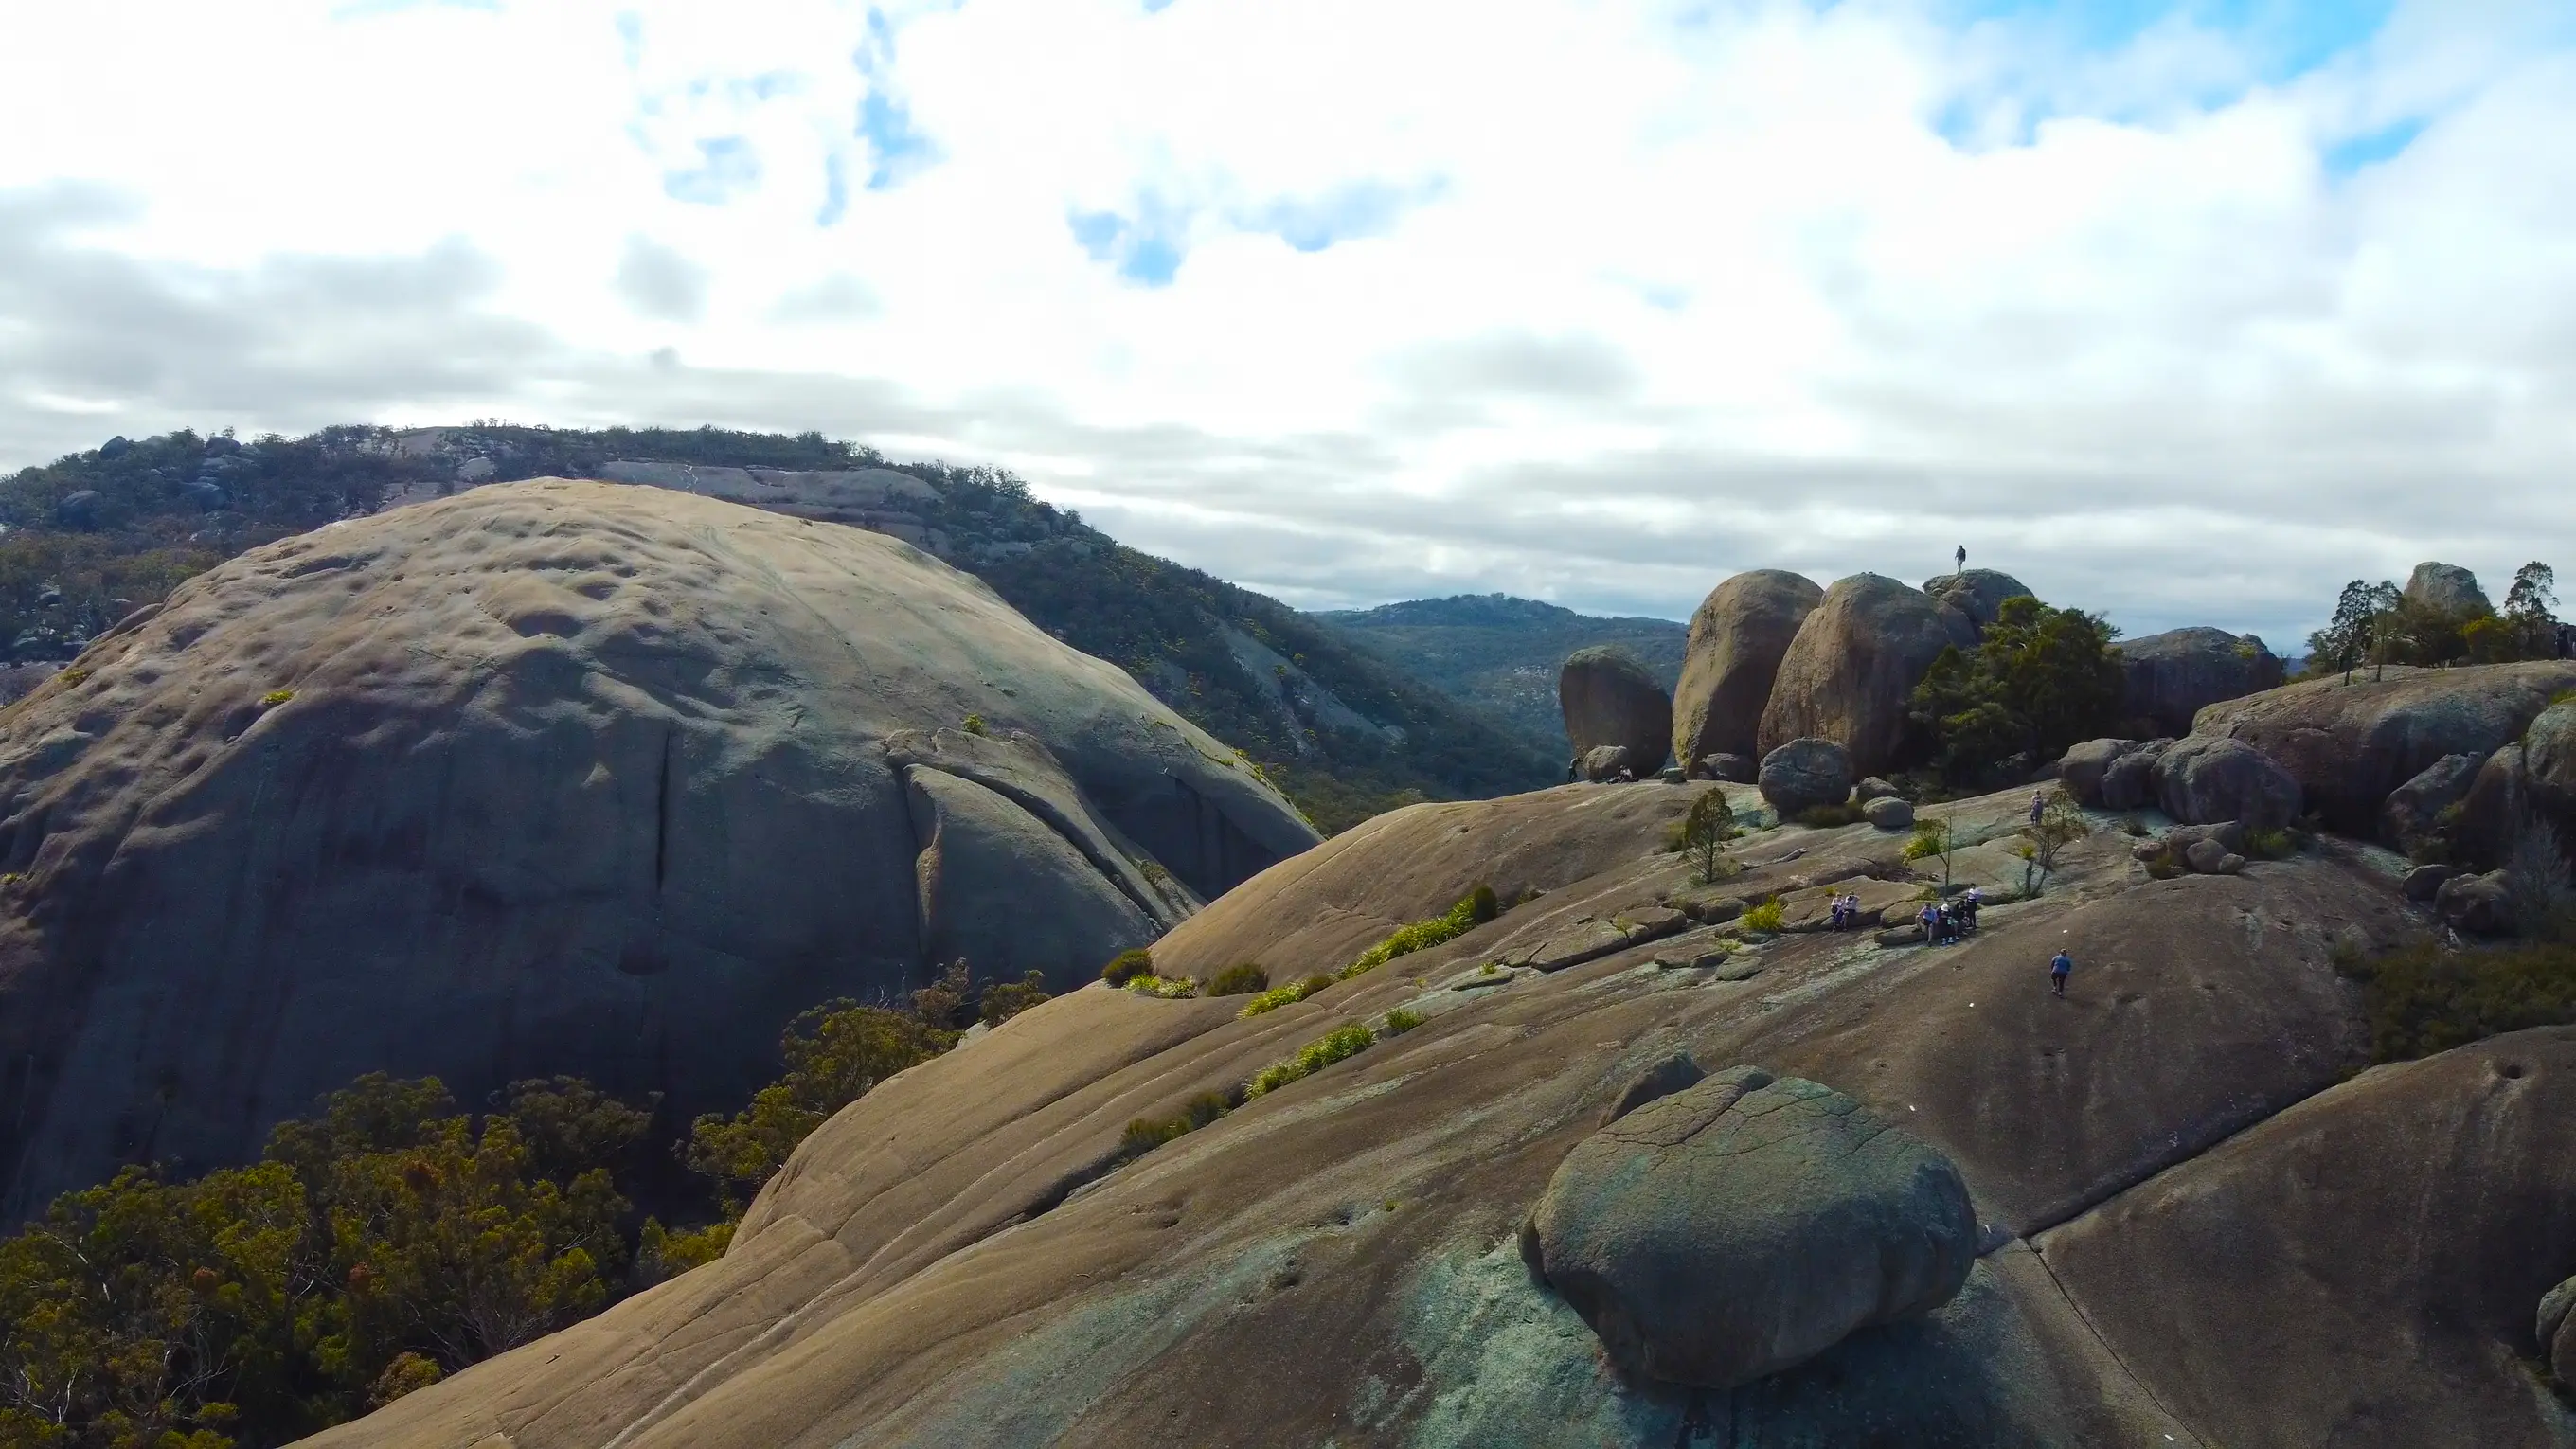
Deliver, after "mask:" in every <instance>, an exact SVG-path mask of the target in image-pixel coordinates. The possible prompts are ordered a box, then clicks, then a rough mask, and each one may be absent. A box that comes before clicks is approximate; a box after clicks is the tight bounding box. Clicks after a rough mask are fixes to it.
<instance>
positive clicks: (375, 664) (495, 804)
mask: <svg viewBox="0 0 2576 1449" xmlns="http://www.w3.org/2000/svg"><path fill="white" fill-rule="evenodd" d="M85 667H86V668H87V669H88V670H89V671H90V674H89V677H88V679H87V681H86V682H85V683H84V685H83V686H82V688H81V689H79V690H78V691H69V690H56V691H49V692H45V693H40V694H39V695H38V696H36V697H34V698H31V699H28V700H25V701H22V702H21V703H20V704H18V705H16V706H14V707H13V708H12V709H11V711H10V712H9V714H8V715H7V717H6V718H5V719H0V802H5V806H0V809H5V814H0V857H5V859H6V861H7V864H6V866H5V869H7V870H8V871H12V872H17V873H19V874H20V875H21V876H22V877H23V880H24V883H25V888H26V899H29V900H33V901H37V902H40V903H41V904H40V906H39V907H38V909H36V910H35V911H33V912H32V913H16V914H10V915H7V916H5V917H0V1051H5V1052H7V1053H8V1060H10V1061H12V1062H16V1063H19V1064H20V1065H19V1066H18V1067H17V1068H16V1069H14V1070H13V1071H12V1072H10V1073H9V1074H7V1075H6V1077H5V1078H0V1119H5V1120H7V1121H9V1122H12V1123H23V1124H24V1125H23V1127H22V1128H21V1129H19V1131H20V1135H19V1136H17V1137H16V1138H14V1139H13V1142H14V1147H15V1151H14V1154H13V1156H12V1159H11V1169H10V1177H9V1178H8V1180H7V1183H6V1196H5V1209H6V1211H7V1212H8V1213H10V1214H11V1215H13V1216H14V1215H18V1214H23V1213H25V1212H27V1211H29V1210H31V1209H33V1208H35V1207H38V1206H41V1205H42V1204H43V1203H44V1202H45V1201H47V1200H48V1199H49V1198H51V1197H52V1196H53V1195H54V1194H55V1193H56V1192H58V1191H60V1190H62V1189H63V1188H66V1187H69V1186H73V1185H77V1184H83V1183H89V1182H95V1181H99V1180H102V1179H103V1178H105V1177H107V1176H109V1175H110V1174H112V1173H113V1172H114V1171H115V1169H116V1167H117V1165H118V1164H119V1163H120V1162H123V1161H128V1160H132V1157H131V1154H133V1153H135V1152H136V1151H138V1149H140V1150H148V1152H149V1153H150V1154H151V1155H152V1156H155V1157H158V1158H160V1159H161V1160H163V1161H165V1162H172V1163H178V1164H184V1165H186V1166H191V1167H203V1166H208V1165H213V1164H217V1163H222V1162H228V1161H241V1160H244V1159H247V1158H251V1157H255V1156H257V1154H258V1152H259V1147H260V1143H261V1141H262V1140H263V1138H264V1137H265V1136H266V1134H267V1131H268V1128H269V1127H270V1126H271V1125H272V1124H273V1123H275V1122H276V1121H278V1120H279V1119H280V1118H283V1117H286V1116H289V1115H293V1114H296V1113H299V1112H302V1111H304V1110H306V1109H307V1107H308V1106H309V1104H310V1103H311V1102H312V1101H313V1099H314V1098H315V1097H316V1096H317V1095H318V1094H320V1093H322V1092H325V1091H329V1090H333V1089H336V1088H339V1087H341V1086H344V1085H346V1084H347V1082H348V1081H349V1080H350V1079H351V1078H353V1077H355V1076H357V1075H359V1074H360V1073H362V1072H367V1071H379V1070H381V1071H386V1072H390V1073H393V1074H394V1075H397V1076H423V1075H436V1076H438V1077H440V1078H442V1079H443V1080H444V1081H445V1082H446V1083H447V1085H448V1087H449V1088H450V1089H451V1090H452V1091H454V1092H455V1093H456V1094H457V1096H458V1097H459V1098H460V1099H461V1100H465V1101H480V1100H482V1099H483V1097H484V1094H486V1093H488V1092H490V1091H492V1090H494V1089H495V1088H498V1087H500V1086H502V1085H504V1084H506V1083H508V1082H510V1081H513V1080H516V1079H518V1078H522V1077H529V1076H550V1075H554V1074H556V1073H566V1074H576V1075H581V1076H586V1077H589V1078H590V1079H591V1080H593V1081H595V1082H597V1083H599V1084H600V1085H601V1086H602V1087H603V1088H606V1089H608V1090H610V1091H613V1092H617V1093H621V1094H625V1095H630V1096H641V1095H643V1094H644V1093H646V1092H661V1093H663V1094H664V1095H665V1098H666V1101H667V1103H668V1105H669V1107H670V1109H671V1110H673V1111H675V1112H678V1113H681V1114H688V1113H694V1112H702V1111H709V1110H714V1109H717V1108H725V1109H731V1108H733V1107H735V1106H737V1105H739V1103H740V1102H741V1101H742V1099H743V1097H744V1096H745V1095H746V1094H747V1093H748V1092H749V1091H751V1090H752V1089H754V1088H756V1087H758V1086H759V1085H760V1084H761V1083H762V1082H764V1081H766V1080H767V1079H768V1078H769V1077H770V1076H771V1075H772V1074H774V1072H775V1069H776V1068H775V1062H776V1054H775V1048H776V1043H777V1040H778V1033H779V1029H780V1027H781V1026H782V1025H784V1024H785V1023H786V1022H787V1021H788V1020H789V1019H790V1018H791V1017H793V1016H794V1015H795V1014H796V1013H797V1012H799V1011H801V1010H803V1009H804V1008H806V1007H809V1006H812V1005H814V1004H816V1003H818V1002H821V1001H825V1000H829V999H831V998H834V997H840V996H853V997H869V996H875V995H879V994H883V993H892V992H896V991H899V990H902V989H904V988H906V987H908V986H912V985H917V984H919V983H920V982H921V981H922V980H923V979H924V978H925V976H926V975H927V973H929V972H930V971H931V970H932V969H934V968H935V967H936V966H937V965H938V964H939V963H941V962H942V961H944V960H949V959H954V958H955V957H956V956H958V955H964V956H966V957H967V959H968V962H969V965H970V968H971V969H972V970H973V971H974V972H975V973H976V974H977V975H979V976H990V975H993V974H995V972H996V970H997V968H1001V967H1004V966H1005V964H1006V963H1007V965H1008V967H1010V968H1012V969H1014V970H1019V969H1031V968H1034V969H1040V970H1042V971H1044V972H1045V973H1046V974H1047V976H1048V977H1049V979H1050V980H1052V981H1054V982H1056V983H1057V984H1058V985H1059V986H1065V985H1070V984H1072V983H1073V982H1075V981H1077V980H1080V979H1082V978H1083V977H1085V976H1087V975H1088V974H1090V973H1091V972H1094V971H1097V969H1098V967H1099V964H1100V961H1101V960H1102V959H1103V957H1102V956H1101V955H1100V954H1099V953H1100V952H1101V951H1103V950H1104V949H1107V948H1109V947H1110V946H1111V944H1112V943H1115V942H1134V941H1138V940H1142V939H1146V938H1149V937H1151V936H1153V935H1155V934H1157V933H1158V932H1159V931H1160V930H1161V928H1162V927H1163V925H1165V924H1166V923H1168V922H1171V921H1173V920H1176V919H1178V917H1179V916H1181V915H1185V914H1187V912H1188V910H1189V908H1190V905H1191V904H1192V903H1193V902H1194V901H1195V900H1197V899H1200V898H1206V897H1212V896H1214V895H1216V894H1217V893H1220V892H1222V891H1224V890H1225V889H1226V888H1228V887H1229V886H1231V885H1233V884H1235V883H1237V882H1239V881H1241V880H1243V879H1245V878H1247V877H1249V876H1251V875H1253V874H1254V873H1256V872H1258V871H1260V870H1262V869H1264V868H1265V867H1267V866H1269V865H1271V864H1273V863H1276V862H1277V861H1279V860H1282V859H1284V858H1285V857H1287V856H1289V855H1292V854H1295V853H1297V852H1298V851H1300V850H1303V849H1304V848H1306V847H1307V846H1309V845H1311V844H1313V843H1314V842H1315V839H1316V837H1315V834H1314V832H1313V831H1312V829H1311V828H1309V827H1308V826H1306V825H1305V824H1304V823H1303V822H1302V821H1301V820H1300V819H1299V818H1298V816H1297V814H1296V812H1295V811H1294V810H1293V809H1291V808H1290V807H1289V806H1288V804H1287V802H1286V801H1285V800H1283V799H1281V798H1280V797H1279V796H1278V794H1277V793H1276V792H1274V791H1273V790H1272V789H1271V788H1270V787H1269V786H1268V785H1266V784H1264V783H1263V782H1262V781H1261V780H1260V779H1258V778H1257V777H1256V776H1255V775H1254V774H1253V772H1252V771H1251V770H1250V769H1249V768H1248V767H1245V766H1242V765H1239V764H1236V763H1234V757H1233V754H1232V752H1231V751H1229V750H1226V749H1225V748H1223V747H1222V746H1221V745H1219V744H1218V743H1217V742H1216V741H1215V740H1213V739H1211V738H1209V737H1208V736H1207V735H1205V734H1204V733H1202V732H1201V731H1199V730H1198V729H1196V728H1195V727H1194V726H1192V725H1190V724H1189V723H1188V722H1187V721H1185V720H1182V719H1181V718H1180V717H1179V716H1177V715H1175V714H1173V713H1172V712H1171V711H1170V710H1168V709H1166V708H1165V707H1164V706H1162V705H1161V704H1160V703H1158V702H1156V701H1155V699H1154V698H1153V696H1151V695H1150V694H1148V693H1146V692H1145V690H1144V688H1143V687H1142V686H1141V685H1139V684H1138V683H1137V682H1136V681H1135V680H1134V679H1133V678H1132V677H1130V676H1129V675H1128V674H1127V673H1126V672H1125V671H1124V670H1121V669H1119V668H1118V667H1116V666H1115V665H1111V664H1108V663H1105V662H1103V661H1101V660H1098V659H1094V658H1091V657H1090V656H1087V655H1084V654H1081V653H1078V652H1076V651H1074V650H1073V649H1071V648H1069V647H1067V646H1066V645H1064V644H1062V643H1060V642H1058V641H1057V640H1055V639H1052V638H1050V637H1048V636H1047V635H1046V634H1045V633H1044V632H1043V631H1041V630H1039V629H1037V628H1036V627H1034V626H1033V625H1031V624H1030V623H1029V622H1028V621H1027V620H1025V619H1023V618H1022V617H1020V615H1019V614H1017V613H1016V612H1014V611H1013V610H1012V609H1011V608H1010V607H1009V606H1008V605H1007V604H1005V603H1004V602H1002V600H1001V599H1000V598H999V597H997V596H995V595H994V594H993V593H992V592H991V591H990V590H989V589H987V588H986V587H985V586H984V585H983V584H981V583H979V582H977V581H976V580H975V579H973V578H971V577H969V576H967V575H964V574H960V573H958V572H956V571H954V570H952V569H949V568H948V567H946V566H945V565H943V564H940V563H939V562H937V561H936V560H934V559H931V558H929V557H927V556H925V555H923V554H921V553H919V552H917V551H915V550H913V549H910V548H907V547H906V546H904V545H903V544H901V543H898V542H896V541H894V540H892V539H889V538H885V537H881V536H879V535H877V534H873V533H869V532H864V531H861V530H858V529H854V528H846V527H841V526H838V525H833V524H825V523H814V522H808V521H804V520H800V519H796V518H790V517H784V516H781V515H779V514H776V513H770V512H763V511H759V510H755V509H749V508H744V507H740V506H737V505H734V504H730V503H724V502H718V501H715V500H711V499H706V498H696V497H691V496H689V495H687V494H685V493H680V492H676V491H669V490H663V489H654V488H628V487H620V486H617V485H614V484H604V483H568V482H562V481H541V482H533V483H521V484H497V485H492V486H488V487H484V488H477V489H473V490H470V491H467V492H464V493H461V494H459V495H457V496H455V497H453V498H448V499H440V500H436V501H431V502H424V503H419V504H415V505H410V506H406V507H402V508H398V509H393V510H389V511H387V512H384V513H380V514H376V515H373V516H369V517H365V518H357V519H351V520H349V521H347V522H344V523H340V524H337V525H335V526H333V527H331V528H328V529H324V530H320V531H317V532H314V533H309V534H305V535H301V536H299V537H296V538H292V539H288V540H285V541H283V542H280V543H276V544H272V545H269V546H267V547H264V548H259V549H254V550H252V551H251V552H249V553H246V554H243V555H242V556H240V557H238V558H236V559H234V560H232V561H231V562H229V563H226V564H223V565H221V566H219V567H217V568H215V569H213V570H211V571H209V572H207V573H203V574H200V575H198V576H197V577H195V578H193V579H191V580H189V581H188V582H186V583H185V584H182V585H181V586H180V587H179V588H178V589H177V590H175V591H174V592H173V593H172V594H171V596H170V597H169V599H168V601H167V602H166V604H165V605H164V606H163V607H162V608H161V609H160V610H159V611H158V612H157V613H154V612H151V611H137V612H136V614H135V615H134V616H133V617H131V618H129V619H128V620H127V621H126V622H124V623H122V624H120V625H119V626H118V627H117V628H116V629H115V630H112V631H110V632H109V633H108V634H107V635H105V636H103V637H102V638H100V639H99V640H97V641H96V642H95V643H93V644H92V646H91V648H90V651H89V653H88V655H87V657H86V661H85ZM972 717H980V720H981V722H982V723H981V725H980V727H981V728H983V729H986V730H988V731H989V732H990V736H991V737H990V738H989V739H988V738H983V737H979V736H974V735H970V734H969V733H968V732H967V731H966V730H965V729H964V728H962V727H963V726H964V725H966V723H967V721H968V720H969V719H970V718H972ZM1163 877H1168V878H1169V879H1170V881H1171V882H1172V883H1173V885H1172V887H1170V888H1166V887H1165V886H1164V885H1163V884H1161V879H1162V878H1163ZM1042 916H1043V917H1046V919H1040V917H1042ZM1005 927H1011V928H1015V929H1005ZM138 1123H144V1124H149V1135H148V1148H147V1147H145V1137H144V1135H142V1134H141V1133H139V1132H138V1130H137V1127H136V1124H138Z"/></svg>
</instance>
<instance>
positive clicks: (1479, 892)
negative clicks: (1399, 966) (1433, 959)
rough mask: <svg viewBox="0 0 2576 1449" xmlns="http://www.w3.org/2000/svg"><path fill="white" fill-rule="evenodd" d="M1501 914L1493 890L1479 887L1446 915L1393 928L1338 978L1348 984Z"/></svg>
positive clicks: (1466, 931)
mask: <svg viewBox="0 0 2576 1449" xmlns="http://www.w3.org/2000/svg"><path fill="white" fill-rule="evenodd" d="M1502 913H1503V905H1502V901H1501V900H1500V899H1499V898H1498V897H1496V896H1495V894H1494V888H1493V887H1492V886H1489V885H1479V886H1477V887H1476V888H1475V889H1474V890H1472V891H1469V892H1468V893H1467V894H1466V895H1465V896H1464V897H1462V898H1460V900H1459V902H1458V904H1456V905H1454V906H1451V907H1450V908H1449V914H1447V915H1445V916H1437V917H1434V918H1433V919H1431V920H1428V921H1415V922H1414V923H1413V924H1411V925H1409V926H1399V927H1397V928H1396V930H1395V933H1394V934H1393V935H1391V936H1388V937H1387V938H1386V939H1385V940H1383V941H1380V942H1378V943H1377V944H1376V945H1374V946H1371V947H1370V948H1369V949H1368V950H1367V951H1365V952H1363V953H1362V954H1361V956H1360V958H1359V959H1358V960H1356V961H1353V962H1352V963H1351V964H1349V965H1348V966H1345V967H1343V968H1342V972H1341V977H1342V979H1343V980H1344V981H1348V980H1350V979H1351V978H1352V977H1354V976H1358V975H1361V974H1363V973H1365V972H1369V971H1374V970H1376V969H1377V968H1379V967H1380V966H1383V965H1385V964H1386V963H1387V962H1389V961H1392V960H1394V959H1395V958H1396V957H1398V956H1410V955H1412V954H1413V953H1414V952H1416V951H1425V950H1429V949H1430V948H1431V947H1433V946H1437V945H1439V944H1441V943H1442V942H1444V941H1454V940H1456V939H1457V938H1458V937H1460V936H1463V935H1465V934H1467V933H1468V932H1469V931H1472V930H1474V929H1476V928H1477V927H1478V926H1481V925H1483V924H1485V923H1486V922H1487V921H1490V920H1492V919H1494V918H1495V917H1497V916H1499V915H1501V914H1502Z"/></svg>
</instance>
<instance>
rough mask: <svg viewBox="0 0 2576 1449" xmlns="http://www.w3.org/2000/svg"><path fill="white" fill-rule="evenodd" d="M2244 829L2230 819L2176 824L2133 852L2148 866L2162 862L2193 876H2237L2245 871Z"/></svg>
mask: <svg viewBox="0 0 2576 1449" xmlns="http://www.w3.org/2000/svg"><path fill="white" fill-rule="evenodd" d="M2245 843H2246V842H2245V826H2244V824H2243V822H2241V821H2235V820H2228V821H2223V822H2220V823H2218V824H2215V825H2177V826H2175V827H2174V828H2173V829H2171V830H2168V831H2166V832H2165V833H2164V834H2162V835H2159V836H2156V837H2155V838H2153V839H2151V840H2141V841H2139V842H2138V843H2137V844H2136V845H2135V846H2133V847H2131V848H2130V853H2131V854H2132V855H2134V856H2135V857H2136V858H2137V859H2138V860H2140V861H2141V862H2144V863H2145V864H2148V865H2151V866H2152V865H2154V864H2156V863H2157V862H2158V861H2163V862H2166V863H2167V864H2169V865H2170V866H2172V867H2173V868H2174V869H2176V870H2188V871H2190V872H2191V873H2192V874H2194V875H2234V874H2236V873H2237V872H2239V871H2242V870H2243V869H2245Z"/></svg>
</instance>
